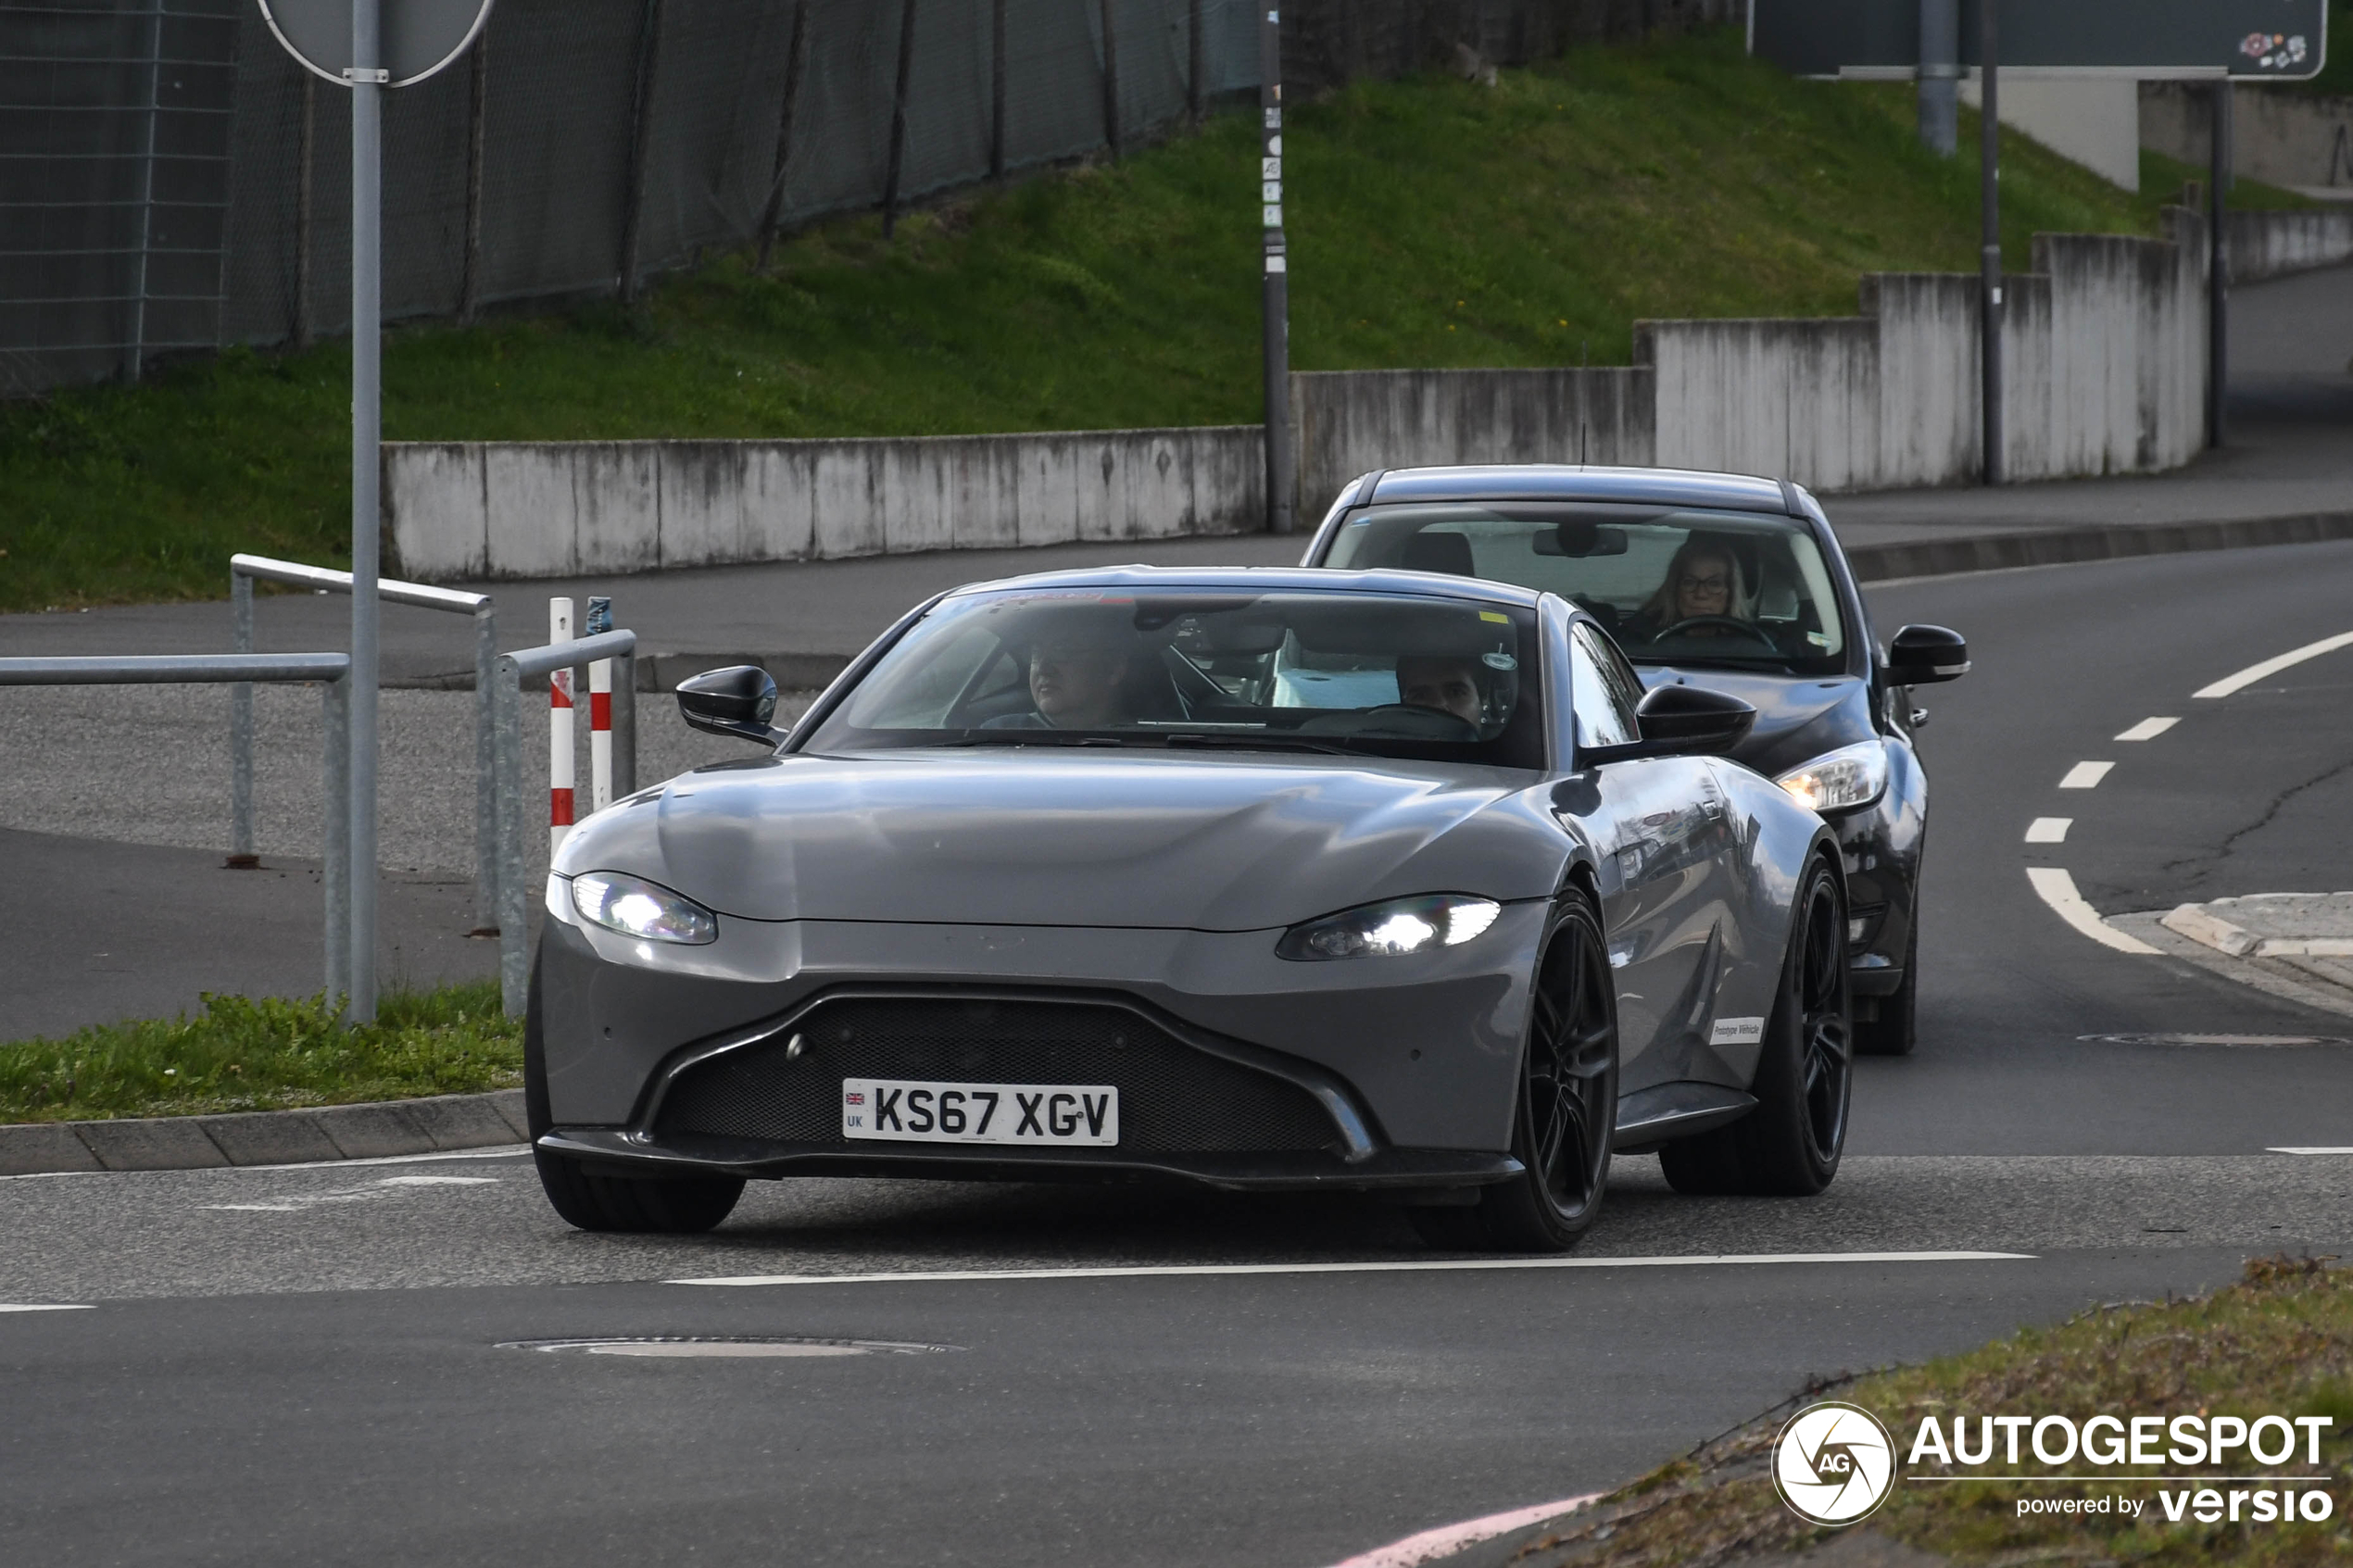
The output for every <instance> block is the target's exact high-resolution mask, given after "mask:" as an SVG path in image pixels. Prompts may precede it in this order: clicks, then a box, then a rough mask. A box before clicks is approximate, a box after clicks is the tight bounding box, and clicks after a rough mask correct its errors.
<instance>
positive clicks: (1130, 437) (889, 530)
mask: <svg viewBox="0 0 2353 1568" xmlns="http://www.w3.org/2000/svg"><path fill="white" fill-rule="evenodd" d="M1264 453H1265V445H1264V442H1263V439H1262V436H1261V433H1260V431H1259V429H1258V427H1257V426H1255V425H1202V426H1194V427H1183V428H1177V429H1169V430H1114V431H1087V432H1079V433H1046V434H1036V435H969V436H935V437H915V438H908V439H902V440H891V439H878V440H851V441H564V442H446V443H437V442H406V443H396V444H389V445H386V446H385V448H384V515H385V529H386V533H387V535H388V537H389V540H390V543H391V545H392V548H393V552H394V555H395V557H396V559H397V561H398V569H399V570H400V571H402V572H404V573H406V574H407V575H408V576H409V577H411V578H419V579H423V580H426V581H447V580H451V579H458V578H484V577H560V576H571V575H575V574H578V573H582V572H627V571H653V570H657V569H660V568H665V567H686V566H721V565H729V564H735V563H739V562H746V561H776V560H805V559H811V558H819V559H830V558H837V557H842V556H872V555H896V554H900V553H904V552H911V551H916V550H946V549H981V548H990V547H996V546H1021V545H1062V544H1069V543H1072V542H1073V541H1077V540H1088V539H1150V538H1163V537H1167V536H1170V535H1175V534H1189V533H1241V532H1245V531H1248V530H1253V529H1256V528H1259V527H1261V526H1263V525H1264V523H1265V515H1266V508H1265V456H1264Z"/></svg>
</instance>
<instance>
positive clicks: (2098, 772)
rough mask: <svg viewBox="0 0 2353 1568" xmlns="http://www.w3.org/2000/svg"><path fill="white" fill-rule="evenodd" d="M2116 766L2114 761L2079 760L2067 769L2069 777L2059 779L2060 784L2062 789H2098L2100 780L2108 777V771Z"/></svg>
mask: <svg viewBox="0 0 2353 1568" xmlns="http://www.w3.org/2000/svg"><path fill="white" fill-rule="evenodd" d="M2115 766H2116V764H2115V763H2113V762H2078V763H2077V764H2075V766H2074V767H2072V768H2070V769H2069V770H2068V771H2067V777H2065V778H2063V779H2061V780H2059V785H2058V786H2059V788H2061V789H2097V788H2098V787H2099V785H2100V781H2101V780H2102V779H2104V778H2106V777H2108V770H2109V769H2110V768H2113V767H2115Z"/></svg>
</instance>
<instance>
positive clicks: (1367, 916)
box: [1275, 893, 1504, 959]
mask: <svg viewBox="0 0 2353 1568" xmlns="http://www.w3.org/2000/svg"><path fill="white" fill-rule="evenodd" d="M1503 908H1504V907H1503V906H1502V905H1501V904H1498V903H1497V902H1495V900H1494V899H1492V898H1474V897H1470V896H1469V895H1468V894H1464V893H1430V894H1425V895H1423V896H1421V897H1416V898H1391V899H1390V900H1389V902H1387V903H1385V904H1367V905H1365V907H1364V908H1363V909H1346V910H1343V911H1341V912H1340V913H1339V914H1336V915H1326V916H1325V917H1324V918H1323V919H1321V920H1311V921H1309V922H1307V923H1306V924H1304V925H1294V926H1292V927H1291V928H1290V930H1289V931H1286V932H1284V933H1283V939H1282V940H1281V941H1280V942H1277V943H1276V944H1275V956H1276V957H1277V958H1279V959H1371V958H1394V957H1397V956H1399V955H1401V954H1404V953H1426V952H1428V951H1429V950H1430V949H1431V948H1433V947H1460V946H1462V944H1464V943H1466V942H1467V941H1469V940H1470V939H1471V938H1472V937H1474V936H1477V935H1478V934H1479V933H1480V932H1482V931H1485V930H1486V929H1487V928H1488V927H1489V926H1491V925H1493V924H1494V923H1495V917H1496V916H1497V915H1499V914H1501V913H1502V912H1503Z"/></svg>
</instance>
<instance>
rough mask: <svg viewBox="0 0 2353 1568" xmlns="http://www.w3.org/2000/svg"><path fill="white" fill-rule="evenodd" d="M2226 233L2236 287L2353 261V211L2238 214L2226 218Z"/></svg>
mask: <svg viewBox="0 0 2353 1568" xmlns="http://www.w3.org/2000/svg"><path fill="white" fill-rule="evenodd" d="M2225 232H2226V233H2228V235H2229V236H2230V245H2231V282H2233V283H2259V282H2262V281H2263V280H2264V279H2266V278H2277V277H2282V276H2284V275H2285V274H2287V273H2290V272H2309V271H2311V270H2314V269H2316V268H2321V267H2342V266H2343V265H2345V263H2346V262H2347V261H2353V207H2322V208H2320V209H2318V210H2313V209H2309V208H2308V209H2306V210H2304V211H2300V212H2233V213H2232V214H2230V216H2229V218H2228V219H2227V220H2226V228H2225Z"/></svg>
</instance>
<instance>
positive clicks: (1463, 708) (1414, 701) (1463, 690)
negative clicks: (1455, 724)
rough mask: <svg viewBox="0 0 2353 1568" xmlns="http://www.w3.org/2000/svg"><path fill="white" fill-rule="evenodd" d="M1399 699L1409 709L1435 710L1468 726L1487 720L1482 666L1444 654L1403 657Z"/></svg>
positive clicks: (1399, 669)
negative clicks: (1480, 684) (1481, 686)
mask: <svg viewBox="0 0 2353 1568" xmlns="http://www.w3.org/2000/svg"><path fill="white" fill-rule="evenodd" d="M1397 700H1398V701H1400V702H1402V703H1403V704H1404V705H1405V706H1406V707H1408V708H1434V709H1438V710H1439V711H1440V712H1441V713H1452V714H1453V716H1454V717H1455V718H1457V719H1460V720H1462V721H1464V722H1465V723H1466V724H1473V725H1476V724H1478V722H1479V721H1480V720H1481V719H1482V718H1484V717H1485V714H1486V704H1485V702H1484V701H1483V700H1482V699H1481V698H1480V696H1479V692H1478V662H1477V661H1476V660H1474V659H1461V658H1452V657H1449V656H1446V655H1443V654H1411V653H1409V654H1403V655H1401V656H1399V658H1398V660H1397Z"/></svg>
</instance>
